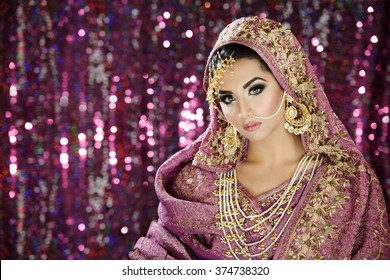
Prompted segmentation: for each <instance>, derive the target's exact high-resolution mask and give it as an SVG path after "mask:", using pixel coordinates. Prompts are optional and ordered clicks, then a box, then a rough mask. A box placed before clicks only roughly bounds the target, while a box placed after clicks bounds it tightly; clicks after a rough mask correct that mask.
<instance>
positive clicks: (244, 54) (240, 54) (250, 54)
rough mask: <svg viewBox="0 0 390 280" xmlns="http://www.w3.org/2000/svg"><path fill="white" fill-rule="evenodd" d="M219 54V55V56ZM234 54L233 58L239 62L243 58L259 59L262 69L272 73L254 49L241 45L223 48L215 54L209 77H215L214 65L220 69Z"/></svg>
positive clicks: (230, 45)
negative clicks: (223, 62) (224, 60)
mask: <svg viewBox="0 0 390 280" xmlns="http://www.w3.org/2000/svg"><path fill="white" fill-rule="evenodd" d="M218 52H219V55H218ZM232 53H233V58H234V59H235V60H239V59H241V58H249V59H257V60H258V61H259V62H260V65H261V68H262V69H263V70H264V71H267V72H271V70H270V68H269V67H268V65H267V64H266V63H265V62H264V60H263V59H262V58H261V57H260V56H259V55H258V54H257V52H255V51H254V50H253V49H251V48H249V47H247V46H244V45H241V44H236V43H232V44H228V45H225V46H223V47H221V48H220V49H219V50H218V51H217V52H215V53H214V54H213V56H212V58H211V60H210V63H209V75H212V76H213V75H214V68H213V67H212V65H215V66H216V67H218V66H219V65H221V63H222V61H221V58H222V60H223V59H226V58H228V57H229V56H230V55H231V54H232Z"/></svg>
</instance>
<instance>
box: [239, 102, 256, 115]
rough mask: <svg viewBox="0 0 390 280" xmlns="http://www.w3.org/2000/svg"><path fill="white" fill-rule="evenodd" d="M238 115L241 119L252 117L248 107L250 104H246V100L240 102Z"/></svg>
mask: <svg viewBox="0 0 390 280" xmlns="http://www.w3.org/2000/svg"><path fill="white" fill-rule="evenodd" d="M238 116H239V117H240V118H243V119H245V118H251V117H253V113H252V110H251V109H250V106H248V104H246V102H240V113H239V114H238Z"/></svg>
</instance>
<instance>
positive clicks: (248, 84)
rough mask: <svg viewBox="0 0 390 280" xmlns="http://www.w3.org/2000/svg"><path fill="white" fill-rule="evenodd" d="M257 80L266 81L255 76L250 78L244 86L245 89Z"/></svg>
mask: <svg viewBox="0 0 390 280" xmlns="http://www.w3.org/2000/svg"><path fill="white" fill-rule="evenodd" d="M256 80H262V81H264V82H266V80H265V79H263V78H260V77H254V78H253V79H252V80H250V81H249V82H247V83H246V84H245V85H243V86H242V87H243V89H246V88H247V87H249V86H250V85H251V84H252V83H253V82H254V81H256Z"/></svg>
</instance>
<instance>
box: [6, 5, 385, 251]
mask: <svg viewBox="0 0 390 280" xmlns="http://www.w3.org/2000/svg"><path fill="white" fill-rule="evenodd" d="M0 3H1V4H0V71H1V72H0V98H1V100H0V106H1V115H0V137H1V138H0V139H1V150H0V154H1V158H0V172H1V173H0V176H1V179H0V257H1V259H126V258H127V256H128V252H129V251H130V250H131V248H132V246H133V245H134V243H135V241H136V240H137V239H138V237H139V236H141V235H143V234H145V233H146V231H147V229H148V227H149V224H150V222H151V220H153V219H156V207H157V203H158V202H157V199H156V196H155V193H154V182H153V181H154V175H155V173H156V170H157V168H158V166H159V165H160V164H161V163H162V162H163V161H164V160H165V159H167V158H168V157H169V156H171V155H172V154H173V153H175V152H176V151H178V150H179V149H181V148H183V147H184V146H186V145H187V144H189V143H190V142H191V141H192V140H194V139H195V138H196V137H197V136H199V135H200V134H201V133H202V131H203V130H204V129H205V127H206V126H207V123H208V109H207V103H206V101H205V92H204V90H203V88H202V76H203V70H204V65H205V62H206V59H207V56H208V54H209V52H210V50H211V48H212V46H213V44H214V42H215V41H216V39H217V36H218V34H219V32H220V31H221V30H222V29H223V27H224V26H225V25H226V24H228V23H229V22H231V21H232V20H234V19H236V18H239V17H242V16H247V15H260V16H262V17H269V18H272V19H275V20H277V21H280V22H283V23H284V24H285V25H286V26H288V27H289V28H291V29H292V31H293V33H294V34H296V36H297V38H298V39H299V40H300V41H301V43H302V45H303V46H304V48H305V50H306V52H307V53H308V55H309V57H310V60H311V62H312V63H313V64H314V65H315V68H316V71H317V74H318V76H319V78H320V81H321V82H322V84H323V86H324V88H325V91H326V92H327V94H328V97H329V99H330V102H331V104H332V106H333V108H334V110H335V111H336V113H337V114H338V116H339V117H340V119H341V120H342V121H343V122H344V123H345V125H346V126H347V128H348V130H349V132H350V134H351V136H352V138H353V139H354V140H355V142H356V143H357V145H358V146H359V147H360V149H361V151H362V152H363V154H364V156H365V157H366V159H367V160H368V161H369V162H370V164H371V165H372V166H373V167H374V169H375V171H376V173H377V175H378V177H379V179H380V181H381V184H382V186H383V191H384V194H385V196H386V200H387V202H389V201H390V157H389V103H390V102H389V97H390V92H389V83H390V66H389V57H390V54H389V51H390V48H389V45H390V44H389V22H390V18H389V9H390V7H389V1H387V0H383V1H379V0H378V1H373V0H340V1H333V0H313V1H311V0H310V1H309V0H302V1H292V0H287V1H285V0H284V1H275V0H273V1H250V0H246V1H245V0H236V1H201V0H196V1H187V0H152V1H144V0H111V1H110V0H106V1H102V0H91V1H89V0H84V1H82V0H64V1H54V0H18V1H6V0H1V1H0ZM388 205H389V204H388Z"/></svg>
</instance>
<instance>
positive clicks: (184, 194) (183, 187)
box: [170, 161, 216, 201]
mask: <svg viewBox="0 0 390 280" xmlns="http://www.w3.org/2000/svg"><path fill="white" fill-rule="evenodd" d="M215 178H216V173H215V172H211V171H207V170H204V169H202V168H200V167H198V166H195V165H194V164H193V162H192V161H190V162H188V163H187V164H186V165H184V166H183V168H181V170H180V171H179V172H178V174H177V176H176V177H175V179H174V182H173V184H172V188H171V190H170V192H171V195H173V196H176V197H180V198H181V199H185V200H191V201H204V200H206V199H208V198H210V196H211V195H212V192H213V191H214V188H215V185H214V182H215Z"/></svg>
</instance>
